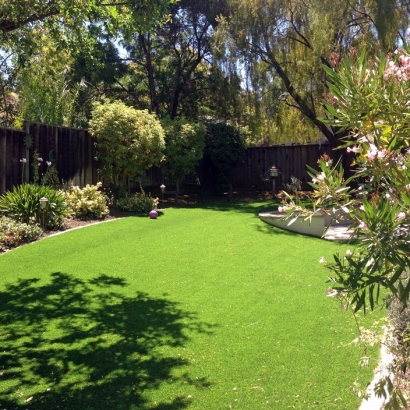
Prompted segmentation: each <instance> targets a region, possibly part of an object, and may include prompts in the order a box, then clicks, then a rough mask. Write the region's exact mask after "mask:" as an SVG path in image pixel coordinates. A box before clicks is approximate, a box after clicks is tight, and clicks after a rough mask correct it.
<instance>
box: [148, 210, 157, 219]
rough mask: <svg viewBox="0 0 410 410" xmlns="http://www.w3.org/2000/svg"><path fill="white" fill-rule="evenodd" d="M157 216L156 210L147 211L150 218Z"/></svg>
mask: <svg viewBox="0 0 410 410" xmlns="http://www.w3.org/2000/svg"><path fill="white" fill-rule="evenodd" d="M157 216H158V212H157V211H154V210H152V211H151V212H150V213H149V217H150V218H151V219H157Z"/></svg>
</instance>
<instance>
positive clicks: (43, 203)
mask: <svg viewBox="0 0 410 410" xmlns="http://www.w3.org/2000/svg"><path fill="white" fill-rule="evenodd" d="M39 201H40V205H41V209H42V211H43V221H42V222H43V223H42V227H43V231H44V213H45V211H46V205H47V202H48V199H47V198H46V197H45V196H43V197H42V198H40V199H39Z"/></svg>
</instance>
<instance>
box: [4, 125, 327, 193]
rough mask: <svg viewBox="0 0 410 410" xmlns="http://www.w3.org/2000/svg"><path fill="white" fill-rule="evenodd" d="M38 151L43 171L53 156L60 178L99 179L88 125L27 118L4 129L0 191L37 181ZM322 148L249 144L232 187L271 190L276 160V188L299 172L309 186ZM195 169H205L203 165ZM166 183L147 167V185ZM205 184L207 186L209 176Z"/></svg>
mask: <svg viewBox="0 0 410 410" xmlns="http://www.w3.org/2000/svg"><path fill="white" fill-rule="evenodd" d="M35 150H37V151H38V153H39V156H40V157H41V158H43V162H42V163H41V165H40V166H39V172H40V174H43V173H45V172H46V170H47V165H46V161H52V162H53V163H54V164H55V165H56V167H57V170H58V174H59V177H60V178H61V179H62V180H63V181H64V182H66V183H71V182H72V183H73V184H74V185H78V186H80V187H84V186H85V185H86V184H95V183H97V182H98V181H99V180H100V179H101V178H100V177H99V175H98V167H99V165H98V163H97V161H96V160H95V159H94V156H95V155H94V141H93V138H92V137H91V135H90V134H89V133H88V132H87V131H86V130H82V129H70V128H66V127H57V126H51V125H44V124H39V123H26V124H25V131H21V130H16V129H11V128H0V194H2V193H4V192H5V191H6V190H10V189H12V188H13V186H15V185H18V184H20V183H22V182H28V181H32V180H33V166H32V164H33V154H34V151H35ZM324 153H327V154H328V155H329V156H332V154H333V153H332V151H331V149H330V146H329V145H328V144H321V145H318V144H309V145H277V146H271V147H260V148H259V147H258V148H248V149H247V150H246V152H245V153H244V155H243V157H242V158H241V160H240V161H239V163H238V165H237V167H236V169H235V170H234V176H233V178H232V183H233V186H234V188H240V189H269V187H270V182H269V180H267V179H266V173H267V172H268V170H269V168H270V167H271V166H272V165H275V166H276V167H277V168H278V169H279V171H280V174H279V177H278V178H277V179H276V186H277V187H278V188H280V187H281V186H282V184H283V183H289V182H290V178H291V176H295V177H297V178H298V179H300V180H301V181H302V185H303V188H304V189H306V188H307V187H308V184H307V182H308V181H309V177H308V175H307V172H306V164H308V165H310V166H312V167H314V168H316V166H317V160H318V158H319V157H320V155H322V154H324ZM23 158H25V159H26V161H27V162H26V163H25V164H24V165H23V163H22V162H20V160H21V159H23ZM35 165H36V166H37V161H36V162H35ZM197 174H198V175H201V174H202V172H201V165H199V167H198V170H197ZM194 181H195V177H194V176H193V175H190V176H187V178H186V179H185V181H183V182H185V184H186V185H185V187H187V186H194ZM164 182H165V183H166V184H167V186H169V182H168V181H166V180H165V179H164V176H163V175H162V172H161V170H160V169H159V168H156V167H154V168H152V169H151V170H149V171H148V172H147V174H146V176H145V177H144V178H143V180H142V184H143V186H144V187H158V186H159V185H161V184H162V183H164ZM201 183H202V184H204V185H206V181H201Z"/></svg>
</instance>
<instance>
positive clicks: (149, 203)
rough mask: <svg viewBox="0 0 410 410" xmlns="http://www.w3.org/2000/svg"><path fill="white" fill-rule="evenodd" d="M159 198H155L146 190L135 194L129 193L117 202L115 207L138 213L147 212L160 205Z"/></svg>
mask: <svg viewBox="0 0 410 410" xmlns="http://www.w3.org/2000/svg"><path fill="white" fill-rule="evenodd" d="M158 202H159V200H158V198H153V197H152V196H151V194H148V195H147V194H146V193H145V192H144V191H142V192H137V193H136V194H134V195H127V196H125V197H124V198H121V199H118V200H117V201H116V202H115V207H116V208H118V209H121V210H122V211H127V212H135V213H137V214H143V213H147V212H149V211H151V210H153V209H155V208H156V207H157V205H158Z"/></svg>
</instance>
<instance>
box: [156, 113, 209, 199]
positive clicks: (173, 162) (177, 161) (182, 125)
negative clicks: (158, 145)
mask: <svg viewBox="0 0 410 410" xmlns="http://www.w3.org/2000/svg"><path fill="white" fill-rule="evenodd" d="M161 124H162V126H163V128H164V131H165V162H164V167H163V169H164V173H165V175H166V176H168V177H169V178H170V179H171V181H172V182H175V183H176V188H177V197H178V193H179V185H180V183H181V181H182V179H183V178H184V177H185V175H188V174H189V173H191V172H193V171H194V168H195V166H196V165H197V164H198V162H199V160H200V159H201V158H202V155H203V151H204V147H205V133H206V128H205V125H204V124H201V123H195V122H192V121H188V120H185V119H181V120H170V119H169V118H165V119H163V120H162V121H161Z"/></svg>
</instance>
